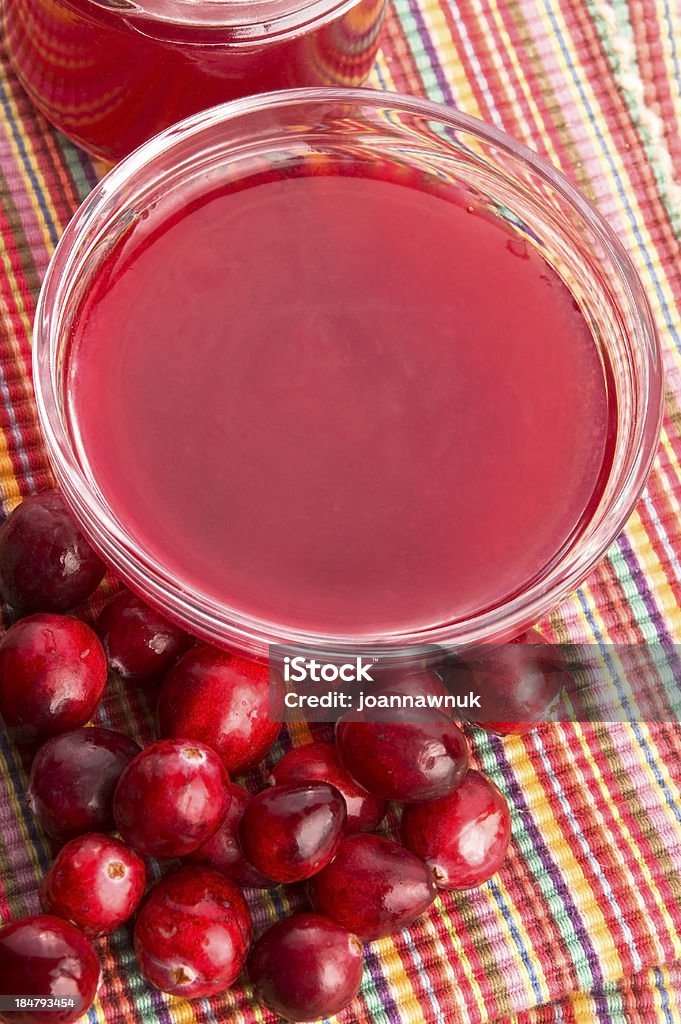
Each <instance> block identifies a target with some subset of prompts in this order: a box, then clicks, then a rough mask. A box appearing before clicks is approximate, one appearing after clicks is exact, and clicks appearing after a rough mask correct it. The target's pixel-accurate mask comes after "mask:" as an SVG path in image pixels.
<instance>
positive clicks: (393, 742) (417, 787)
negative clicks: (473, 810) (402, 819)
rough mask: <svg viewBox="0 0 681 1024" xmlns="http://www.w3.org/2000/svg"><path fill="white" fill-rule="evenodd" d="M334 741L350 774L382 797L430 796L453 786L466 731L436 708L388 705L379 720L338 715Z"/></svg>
mask: <svg viewBox="0 0 681 1024" xmlns="http://www.w3.org/2000/svg"><path fill="white" fill-rule="evenodd" d="M336 742H337V744H338V753H339V755H340V759H341V763H342V764H343V766H344V767H345V768H346V769H347V770H348V771H349V773H350V775H351V776H352V777H353V779H355V780H356V781H357V782H358V783H359V784H360V785H361V786H363V787H364V788H365V789H368V790H369V792H370V793H375V794H376V796H379V797H382V798H383V799H384V800H398V801H400V803H409V802H414V801H420V800H435V799H437V798H438V797H440V796H444V795H445V794H446V793H449V792H451V790H453V789H455V788H456V786H457V785H458V784H459V782H460V781H461V779H462V778H463V776H464V774H465V772H466V769H467V767H468V743H467V742H466V737H465V736H464V734H463V732H462V731H461V729H459V727H458V726H457V725H456V724H455V723H454V722H452V721H451V719H449V718H448V717H447V716H446V715H445V714H443V713H442V712H439V711H419V712H417V711H414V710H411V711H409V710H406V711H402V710H399V709H396V708H393V709H390V710H387V711H386V712H385V719H384V720H383V721H373V722H370V721H347V720H345V719H341V720H340V721H339V722H338V723H337V726H336Z"/></svg>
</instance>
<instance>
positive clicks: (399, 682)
mask: <svg viewBox="0 0 681 1024" xmlns="http://www.w3.org/2000/svg"><path fill="white" fill-rule="evenodd" d="M381 693H385V694H391V693H396V694H399V695H400V696H409V697H414V698H415V699H420V700H423V701H425V704H426V707H430V706H431V705H429V704H428V701H429V700H430V701H432V702H433V703H432V707H434V708H435V709H436V710H439V711H442V712H443V713H444V714H446V715H449V717H450V718H451V708H450V707H449V705H450V704H451V703H452V701H451V696H452V694H451V691H450V690H449V688H448V687H447V686H445V684H444V683H443V682H442V679H440V677H439V675H437V673H436V672H426V671H423V672H416V673H414V674H413V675H410V676H403V677H402V678H401V679H396V680H394V681H392V682H390V684H389V685H387V686H385V687H383V688H382V690H381ZM448 697H449V698H450V700H449V704H448V703H447V698H448Z"/></svg>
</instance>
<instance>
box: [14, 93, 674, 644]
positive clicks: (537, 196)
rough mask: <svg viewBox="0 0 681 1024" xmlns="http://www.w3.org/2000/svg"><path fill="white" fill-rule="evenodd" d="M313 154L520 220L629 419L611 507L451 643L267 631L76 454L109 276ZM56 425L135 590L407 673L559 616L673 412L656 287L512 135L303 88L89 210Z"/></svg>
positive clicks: (68, 478)
mask: <svg viewBox="0 0 681 1024" xmlns="http://www.w3.org/2000/svg"><path fill="white" fill-rule="evenodd" d="M310 152H314V153H315V154H327V155H331V156H334V155H337V156H342V157H343V158H345V159H348V158H353V159H360V158H361V159H362V160H364V161H370V162H374V163H375V162H381V161H383V162H385V161H389V162H390V163H391V164H392V165H394V166H396V167H399V168H401V169H402V171H403V172H404V173H405V174H413V173H416V174H420V175H426V176H428V178H429V179H430V180H433V181H438V182H440V183H442V182H446V183H451V184H452V186H455V187H457V188H459V189H464V190H466V192H467V193H468V194H470V196H471V197H475V201H476V203H478V204H483V205H484V206H485V207H486V208H487V209H489V211H490V213H491V214H492V215H493V216H494V217H500V218H502V219H504V220H506V221H507V222H508V224H509V226H510V227H512V229H513V231H514V232H515V233H516V234H519V235H520V236H522V238H523V239H525V240H526V242H527V244H528V245H532V246H534V247H535V248H537V249H538V250H539V251H540V252H541V254H542V255H543V257H544V258H545V260H546V261H547V262H548V263H549V264H550V265H551V266H552V267H553V268H554V270H555V271H556V272H557V273H558V274H559V275H560V276H561V278H562V279H563V281H564V282H565V284H566V285H567V286H568V288H569V289H570V291H571V293H572V296H573V298H574V300H575V301H576V302H577V304H578V306H579V308H580V310H581V312H582V315H583V316H584V317H585V318H586V320H587V322H588V324H589V326H590V329H591V332H592V334H593V338H594V341H595V343H596V345H597V346H598V349H599V351H600V353H601V356H602V359H603V361H604V363H605V364H607V366H608V367H609V368H610V386H611V387H612V389H613V393H614V401H615V405H616V409H617V425H616V435H615V437H614V440H613V446H612V460H611V469H610V472H609V475H608V477H607V480H606V481H605V483H604V486H603V488H602V492H601V494H600V499H599V500H598V502H597V504H596V506H595V508H592V509H591V510H590V512H589V514H588V517H586V518H585V519H583V521H581V522H580V523H579V524H578V527H577V528H576V529H575V530H574V532H573V534H572V535H571V536H570V538H569V539H568V541H567V542H566V544H565V545H564V546H563V548H562V549H561V550H560V551H559V552H558V554H557V555H556V557H555V558H554V559H553V560H552V561H551V563H550V564H548V565H546V566H545V568H544V570H543V571H542V572H540V573H539V574H538V575H537V576H536V577H535V578H533V579H532V580H531V582H530V583H529V584H528V585H526V586H523V587H522V588H521V589H520V591H518V592H516V593H514V594H512V595H511V596H509V597H508V599H506V600H503V601H501V602H500V603H498V604H496V605H495V606H494V607H489V608H486V609H484V610H482V611H476V612H475V613H473V614H471V615H470V616H468V617H465V618H462V617H459V618H457V619H456V620H452V621H448V622H446V623H441V624H438V625H437V626H436V628H428V629H422V630H421V629H417V630H413V631H399V632H375V633H361V635H360V634H355V635H350V634H347V633H346V634H343V635H335V636H331V635H325V634H322V633H317V632H314V631H309V630H305V629H300V628H295V627H293V626H291V624H290V623H287V622H276V621H270V620H261V619H258V618H254V617H252V616H250V615H246V614H244V613H243V612H241V611H239V609H237V608H234V607H230V606H229V605H227V604H226V603H221V602H220V601H219V600H216V599H215V598H214V597H209V596H208V595H207V594H206V593H201V592H196V591H194V590H192V589H188V588H187V586H186V581H184V580H183V579H182V578H181V577H180V576H178V575H175V574H174V573H173V572H172V571H170V570H169V568H168V566H167V565H163V564H160V563H159V561H158V560H156V559H155V558H153V557H151V556H150V554H149V552H148V551H145V550H143V549H142V548H141V547H140V545H139V544H138V543H136V541H135V539H134V538H133V537H132V536H131V535H130V534H129V533H128V532H127V531H126V528H125V526H124V524H123V523H121V522H120V521H119V520H118V519H117V518H116V516H115V515H114V514H113V512H112V509H111V508H110V507H109V505H108V504H107V502H106V500H105V499H104V497H103V495H102V493H101V492H100V490H99V488H98V486H97V482H96V480H95V479H93V477H92V474H91V473H90V472H89V471H86V469H85V467H84V466H83V464H82V460H81V459H80V457H79V454H78V446H77V445H76V444H75V443H74V438H73V436H72V431H71V428H70V425H69V417H68V414H67V401H66V398H67V395H66V390H65V373H64V367H65V364H66V361H67V356H68V346H69V340H70V327H71V324H72V322H73V318H74V316H75V315H76V314H77V311H78V308H79V304H80V302H81V301H82V298H83V295H84V294H85V293H86V292H87V289H88V287H89V285H90V283H91V282H92V280H93V279H94V276H95V275H96V274H97V269H98V267H99V266H100V264H101V261H102V260H103V259H104V258H105V256H106V254H107V253H109V252H110V251H111V249H112V247H114V246H115V245H116V243H117V240H118V239H119V238H120V237H121V236H122V235H123V234H124V233H125V232H127V231H129V229H130V225H131V223H134V222H135V221H136V220H137V218H141V217H143V216H145V211H146V210H148V209H149V207H150V206H151V205H152V204H154V203H155V202H157V201H158V200H159V199H160V198H161V197H163V196H168V195H169V194H171V193H172V194H176V195H180V196H181V195H182V194H183V190H189V189H190V186H192V187H196V183H197V182H203V181H206V182H210V183H211V185H213V184H215V183H216V182H218V181H219V182H232V181H235V180H237V179H239V178H240V177H242V176H247V175H249V174H252V173H253V171H254V169H262V168H263V166H265V167H267V168H268V169H269V170H274V171H277V170H278V169H284V168H286V167H287V165H288V164H290V162H291V161H295V160H296V159H299V158H300V157H301V155H304V154H309V153H310ZM33 359H34V379H35V388H36V395H37V403H38V410H39V416H40V423H41V426H42V430H43V433H44V437H45V442H46V445H47V450H48V453H49V457H50V460H51V463H52V465H53V467H54V471H55V474H56V477H57V479H58V481H59V484H60V486H61V488H62V490H63V492H64V495H65V498H66V500H67V501H68V503H69V505H70V506H71V508H72V510H73V513H74V515H75V517H76V519H77V520H78V522H79V524H80V526H81V528H82V529H83V530H84V532H85V533H86V535H87V536H88V537H89V538H90V540H91V542H92V543H93V545H94V546H95V547H96V548H97V550H98V551H99V552H100V553H101V554H102V556H103V557H104V558H105V559H106V561H107V562H108V563H109V564H110V565H111V566H112V567H113V568H114V570H115V571H116V572H117V573H118V574H119V575H120V577H121V578H122V579H123V580H124V581H125V582H126V583H127V584H128V585H129V586H130V587H131V588H132V589H133V590H135V591H137V592H138V593H139V594H140V595H141V596H142V597H143V598H145V599H146V600H147V601H149V602H150V603H151V604H153V605H155V606H157V607H158V608H160V609H161V610H162V611H164V612H165V613H166V614H167V615H168V616H169V617H170V618H172V619H174V620H176V621H178V622H180V623H182V624H183V625H184V626H185V627H186V628H187V629H189V630H190V631H191V632H193V633H194V634H196V635H198V636H200V637H202V638H204V639H206V640H208V641H210V642H212V643H215V644H217V645H220V646H224V647H229V648H235V649H238V650H240V651H243V652H245V653H247V654H250V655H253V656H264V655H265V654H266V653H267V650H268V646H269V645H271V644H278V645H279V644H295V645H299V646H301V647H305V648H313V649H315V648H321V649H336V648H339V647H340V648H343V649H347V648H353V649H364V648H370V649H371V650H373V651H380V652H384V653H385V654H390V655H391V656H394V657H395V658H396V659H400V658H412V657H413V656H414V652H415V651H418V650H424V649H432V648H433V647H437V648H438V649H442V648H445V649H446V650H459V649H461V648H462V647H465V646H468V645H471V644H479V643H483V642H502V641H504V640H508V639H510V638H512V637H513V636H515V635H518V634H519V633H520V632H522V631H523V630H524V629H525V628H527V627H528V626H529V625H531V624H533V623H535V622H536V621H538V620H539V619H541V618H543V617H544V616H545V615H546V614H547V613H549V612H550V611H551V610H552V609H553V608H555V606H556V605H558V604H559V603H560V601H561V600H562V599H563V598H564V597H566V595H568V594H569V593H570V592H571V591H573V590H574V589H575V588H576V587H578V586H579V584H580V583H581V582H582V581H583V580H584V578H585V577H586V576H587V575H588V573H589V572H590V570H591V569H592V568H593V567H594V566H595V565H596V563H597V562H598V561H599V559H600V558H601V557H602V556H603V554H604V553H605V551H606V550H607V548H608V547H609V546H610V544H611V543H612V541H613V540H614V539H615V538H616V536H617V535H618V533H619V531H620V530H621V529H622V527H623V525H624V523H625V522H626V520H627V518H628V517H629V515H630V513H631V511H632V509H633V507H634V505H635V503H636V501H637V499H638V497H639V495H640V493H641V490H642V488H643V486H644V484H645V480H646V476H647V474H648V472H649V469H650V466H651V463H652V460H653V457H654V455H655V451H656V446H657V441H658V434H659V428H660V420H661V408H662V370H661V361H660V351H659V344H658V340H657V337H656V332H655V328H654V324H653V320H652V317H651V312H650V308H649V306H648V302H647V299H646V296H645V293H644V291H643V288H642V286H641V282H640V280H639V278H638V277H637V274H636V272H635V270H634V268H633V266H632V264H631V262H630V260H629V259H628V257H627V255H626V253H625V251H624V249H623V248H622V246H621V244H620V243H619V241H618V240H617V238H616V236H615V235H614V233H613V232H612V230H611V229H610V228H609V226H608V225H607V223H606V222H605V221H604V220H603V218H602V217H601V216H600V215H599V214H598V212H597V211H596V210H595V209H594V208H593V207H592V206H591V205H590V204H589V202H588V201H587V200H586V199H585V198H584V196H582V195H581V194H580V192H579V191H578V190H577V189H576V188H575V187H574V186H573V185H572V184H571V183H570V182H569V181H568V180H567V179H566V178H565V177H564V176H563V175H562V174H560V173H559V172H558V171H557V170H555V169H554V168H553V167H551V166H550V165H549V164H547V163H546V162H545V161H543V160H542V159H540V158H539V157H538V156H537V155H536V154H535V153H533V152H531V151H530V150H529V149H527V148H526V147H524V146H522V145H520V144H519V143H518V142H516V141H514V140H513V139H511V138H509V137H508V136H507V135H505V134H503V133H502V132H500V131H498V130H497V129H495V128H492V127H490V126H488V125H485V124H483V123H481V122H480V121H477V120H475V119H473V118H471V117H467V116H466V115H464V114H461V113H458V112H456V111H453V110H449V109H447V108H445V107H444V106H440V105H438V104H434V103H429V102H426V101H424V100H421V99H415V98H411V97H407V96H399V95H395V94H391V93H385V92H375V91H372V90H334V89H315V90H311V89H299V90H291V91H286V92H279V93H272V94H268V95H261V96H258V97H253V98H248V99H243V100H236V101H234V102H232V103H229V104H225V105H222V106H218V107H215V108H213V109H210V110H207V111H204V112H203V113H201V114H198V115H196V116H193V117H191V118H189V119H187V120H185V121H184V122H182V123H180V124H178V125H175V126H174V127H172V128H170V129H169V130H167V131H165V132H163V133H162V134H160V135H158V136H156V137H155V138H154V139H152V140H151V141H149V142H148V143H147V144H145V145H144V146H143V147H141V148H140V149H138V150H137V151H136V152H135V153H133V154H132V155H131V156H130V157H129V158H128V159H126V160H125V161H123V162H122V163H121V164H120V165H118V166H117V167H116V168H115V169H114V170H113V171H111V172H110V173H109V174H108V175H107V176H106V177H105V178H104V179H103V180H102V181H101V183H100V184H99V185H98V186H97V187H96V188H95V189H94V191H93V192H92V194H91V195H90V196H89V198H88V199H87V200H86V202H85V203H84V204H83V206H82V207H81V209H80V210H79V211H78V213H77V214H76V216H75V217H74V218H73V220H72V221H71V223H70V224H69V225H68V227H67V229H66V231H65V233H64V236H63V238H62V240H61V242H60V243H59V246H58V247H57V250H56V252H55V254H54V257H53V259H52V262H51V265H50V267H49V269H48V272H47V275H46V278H45V281H44V285H43V288H42V292H41V295H40V300H39V304H38V310H37V315H36V323H35V337H34V348H33Z"/></svg>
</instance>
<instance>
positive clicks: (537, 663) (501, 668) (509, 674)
mask: <svg viewBox="0 0 681 1024" xmlns="http://www.w3.org/2000/svg"><path fill="white" fill-rule="evenodd" d="M568 678H569V677H568V674H567V665H566V663H565V661H564V658H563V655H562V653H561V650H560V648H559V647H558V646H557V645H556V644H550V643H549V642H548V641H547V640H546V638H545V637H544V636H543V634H542V633H540V632H539V630H538V629H530V630H528V631H527V632H526V633H523V634H522V635H521V636H519V637H516V638H515V639H514V640H512V641H510V643H505V644H496V645H493V644H485V645H484V646H480V647H478V648H475V649H474V650H472V651H471V652H469V653H467V655H466V656H465V658H463V659H462V660H461V661H459V662H457V664H456V665H455V666H453V667H452V668H451V670H450V681H451V683H452V684H453V685H455V686H457V687H459V688H462V689H464V690H473V691H475V692H476V693H478V694H480V695H481V703H482V707H483V709H484V721H477V719H476V723H477V724H478V725H481V726H483V727H484V728H485V729H489V730H490V731H491V732H496V733H499V734H500V735H503V736H506V735H510V734H513V733H517V734H522V733H526V732H531V730H532V729H536V727H537V726H538V725H539V724H540V723H541V722H543V721H545V719H546V718H547V717H548V715H549V714H550V713H551V711H552V710H553V708H554V707H555V705H556V703H557V701H558V698H559V695H560V692H561V690H562V689H563V688H564V686H565V685H566V683H567V682H568ZM481 718H482V716H481Z"/></svg>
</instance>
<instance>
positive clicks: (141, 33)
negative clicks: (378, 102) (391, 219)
mask: <svg viewBox="0 0 681 1024" xmlns="http://www.w3.org/2000/svg"><path fill="white" fill-rule="evenodd" d="M384 9H385V0H11V2H9V3H6V4H4V5H3V9H2V12H1V16H2V19H3V22H4V35H5V41H6V45H7V51H8V54H9V56H10V59H11V61H12V65H13V67H14V70H15V71H16V73H17V75H18V77H19V80H20V81H21V83H22V85H23V87H24V88H25V89H26V91H27V92H28V94H29V95H30V97H31V99H32V100H33V102H34V103H35V105H36V106H37V107H38V108H39V110H40V111H41V112H42V113H43V114H44V115H45V116H46V117H47V118H48V119H49V120H50V121H52V122H53V123H54V124H55V125H56V126H57V127H58V128H59V129H61V131H63V132H64V133H65V134H66V135H68V136H69V137H70V138H71V139H73V141H75V142H77V143H78V144H79V145H81V146H83V147H84V148H85V149H87V150H88V151H89V152H91V153H93V154H94V155H96V156H99V157H102V158H104V159H105V160H109V161H115V160H118V159H120V158H121V157H123V156H125V155H126V154H127V153H129V152H130V151H131V150H133V149H134V148H135V147H136V146H138V145H140V144H141V143H143V142H144V141H146V140H147V139H149V138H151V136H153V135H155V134H156V133H157V132H159V131H161V130H162V129H164V128H167V127H169V126H170V125H171V124H174V123H175V122H176V121H179V120H181V119H182V118H185V117H187V116H188V115H190V114H193V113H196V112H197V111H200V110H203V109H205V108H207V107H211V106H213V105H215V104H218V103H223V102H225V101H226V100H231V99H234V98H236V97H240V96H249V95H252V94H254V93H262V92H267V91H269V90H273V89H285V88H289V87H293V86H343V87H348V86H357V85H361V84H362V83H363V82H364V80H365V79H366V77H367V75H368V74H369V71H370V70H371V67H372V65H373V62H374V59H375V56H376V51H377V48H378V39H379V33H380V29H381V25H382V21H383V14H384Z"/></svg>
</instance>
